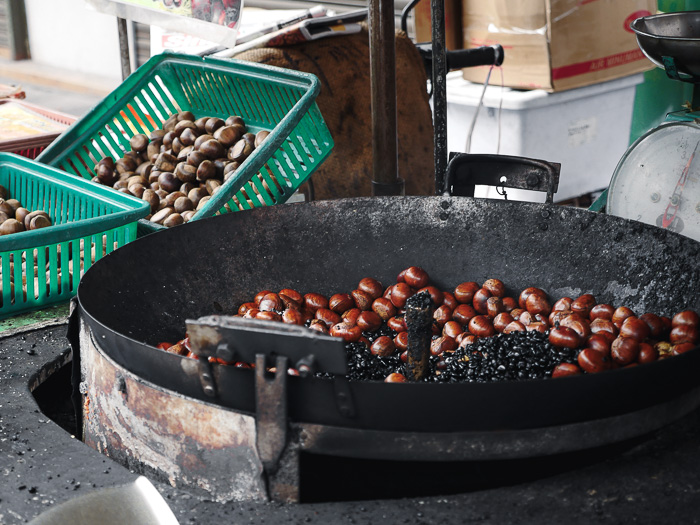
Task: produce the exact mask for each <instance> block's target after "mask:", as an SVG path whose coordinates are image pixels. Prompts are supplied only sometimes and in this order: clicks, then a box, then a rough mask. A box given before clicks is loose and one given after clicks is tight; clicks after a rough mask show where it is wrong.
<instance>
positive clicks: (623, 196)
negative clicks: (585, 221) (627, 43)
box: [607, 11, 700, 240]
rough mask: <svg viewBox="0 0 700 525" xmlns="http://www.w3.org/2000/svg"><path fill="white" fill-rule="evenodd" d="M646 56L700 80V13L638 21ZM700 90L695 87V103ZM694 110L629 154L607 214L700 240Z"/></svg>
mask: <svg viewBox="0 0 700 525" xmlns="http://www.w3.org/2000/svg"><path fill="white" fill-rule="evenodd" d="M631 28H632V30H633V31H634V32H635V33H636V35H637V42H638V44H639V47H640V48H641V50H642V52H643V53H644V54H645V55H646V56H647V57H648V58H649V59H650V60H651V61H652V62H653V63H654V64H656V65H657V66H658V67H660V68H663V69H665V70H666V73H667V75H668V76H669V78H672V79H675V80H679V81H684V82H690V83H693V84H696V86H697V84H698V83H699V82H700V11H687V12H679V13H665V14H660V15H654V16H647V17H642V18H638V19H637V20H635V21H634V22H633V23H632V25H631ZM697 93H698V90H697V87H695V88H694V96H693V99H694V100H693V102H694V103H697V99H698V96H697ZM695 105H696V104H693V107H691V108H689V109H688V110H685V111H680V112H674V113H672V114H669V115H668V116H667V122H665V123H663V124H662V125H660V126H658V127H656V128H654V129H651V130H649V131H648V132H647V133H645V134H644V135H643V136H641V137H640V138H639V139H638V140H637V141H636V142H635V143H634V144H632V146H630V148H629V149H628V150H627V152H625V154H624V155H623V157H622V159H621V160H620V162H619V163H618V165H617V168H616V169H615V172H614V173H613V176H612V179H611V181H610V187H609V188H608V198H607V212H608V213H609V214H611V215H617V216H619V217H624V218H627V219H633V220H637V221H641V222H644V223H647V224H652V225H655V226H658V227H660V228H663V229H668V230H671V231H675V232H677V233H680V234H682V235H685V236H687V237H691V238H693V239H696V240H699V239H700V162H699V159H698V157H699V156H700V125H698V117H700V115H698V114H697V113H693V109H694V107H695Z"/></svg>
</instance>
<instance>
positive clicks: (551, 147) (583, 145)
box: [447, 72, 644, 202]
mask: <svg viewBox="0 0 700 525" xmlns="http://www.w3.org/2000/svg"><path fill="white" fill-rule="evenodd" d="M494 77H495V78H497V77H498V75H497V72H495V73H494V74H493V75H492V76H491V79H492V80H493V79H494ZM643 81H644V75H643V74H641V73H640V74H636V75H631V76H627V77H623V78H619V79H616V80H611V81H609V82H603V83H599V84H594V85H591V86H586V87H582V88H578V89H571V90H568V91H562V92H559V93H548V92H546V91H543V90H539V89H538V90H531V91H519V90H515V89H511V88H502V87H501V86H494V85H489V86H488V87H487V88H486V94H485V95H484V105H483V107H482V108H481V109H480V111H479V115H478V118H477V121H476V125H475V127H474V132H473V134H472V139H471V148H470V151H469V152H468V153H500V154H502V155H518V156H523V157H530V158H535V159H542V160H547V161H550V162H559V163H561V177H560V180H559V190H558V191H557V193H556V194H555V195H554V200H555V202H560V201H564V200H567V199H571V198H574V197H579V196H581V195H585V194H588V193H593V192H596V191H599V190H602V189H604V188H607V186H608V185H609V183H610V178H611V177H612V174H613V172H614V171H615V167H616V166H617V163H618V161H619V160H620V158H621V157H622V155H623V154H624V153H625V151H626V150H627V148H628V146H629V137H630V126H631V123H632V110H633V106H634V96H635V88H636V86H637V84H640V83H642V82H643ZM482 90H483V85H482V84H473V83H471V82H467V81H466V80H464V79H463V78H462V75H461V72H454V73H450V74H449V75H448V77H447V148H448V150H449V151H450V152H466V145H467V134H468V133H469V128H470V126H471V123H472V119H473V117H474V113H475V111H476V107H477V104H478V103H479V97H480V96H481V92H482ZM499 104H500V105H501V115H500V133H501V138H500V150H499V151H497V145H498V131H499V122H498V120H499V118H498V113H499V110H498V108H499ZM506 191H507V194H508V198H509V199H512V200H527V201H535V202H544V199H545V194H544V193H539V192H530V191H521V190H512V189H507V190H506ZM475 195H476V196H477V197H488V198H498V199H502V198H503V197H502V196H500V195H498V194H497V192H496V190H495V189H493V188H490V189H488V190H487V189H486V188H479V187H477V191H476V194H475Z"/></svg>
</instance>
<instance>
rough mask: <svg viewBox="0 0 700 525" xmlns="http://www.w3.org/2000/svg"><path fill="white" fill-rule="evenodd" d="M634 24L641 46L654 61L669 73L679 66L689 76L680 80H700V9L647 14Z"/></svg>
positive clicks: (678, 68)
mask: <svg viewBox="0 0 700 525" xmlns="http://www.w3.org/2000/svg"><path fill="white" fill-rule="evenodd" d="M630 27H631V29H632V31H634V32H635V34H636V35H637V43H638V44H639V48H640V49H641V50H642V52H643V53H644V54H645V55H646V56H647V58H648V59H649V60H651V61H652V62H653V63H654V64H656V65H657V66H658V67H660V68H663V69H666V71H667V73H668V72H669V68H672V67H673V65H675V69H676V71H677V72H678V73H680V74H681V75H685V77H683V76H680V77H679V79H680V80H685V81H688V82H700V11H685V12H679V13H663V14H660V15H652V16H645V17H642V18H637V19H636V20H635V21H634V22H632V24H631V26H630ZM665 57H666V58H665ZM671 73H672V72H671Z"/></svg>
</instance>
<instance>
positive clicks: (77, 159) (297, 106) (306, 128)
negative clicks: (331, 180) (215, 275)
mask: <svg viewBox="0 0 700 525" xmlns="http://www.w3.org/2000/svg"><path fill="white" fill-rule="evenodd" d="M319 90H320V84H319V81H318V78H316V77H315V76H314V75H311V74H309V73H302V72H298V71H292V70H288V69H282V68H277V67H272V66H267V65H264V64H257V63H253V62H244V61H237V60H228V59H215V58H201V57H198V56H192V55H182V54H176V53H169V52H167V53H164V54H161V55H157V56H154V57H152V58H151V59H150V60H149V61H148V62H146V63H145V64H144V65H143V66H141V67H140V68H139V69H138V70H137V71H135V72H134V73H133V74H132V75H131V76H129V77H128V78H127V79H126V80H125V81H124V82H123V83H122V84H121V85H120V86H119V87H118V88H117V89H116V90H115V91H113V92H112V93H111V94H110V95H109V96H107V98H105V99H104V100H103V101H102V102H100V103H99V104H98V105H97V106H96V107H95V108H93V109H92V110H91V111H90V112H89V113H88V114H87V115H86V116H85V117H83V118H81V119H79V120H78V121H77V122H76V123H75V124H74V125H73V126H71V128H70V129H68V130H67V131H66V132H65V133H63V134H62V135H61V136H60V137H59V138H58V139H56V140H55V141H54V142H53V144H52V145H51V146H49V147H48V148H47V149H46V150H45V151H44V152H43V153H42V154H41V155H40V156H39V157H37V161H39V162H42V163H44V164H49V165H51V166H55V167H57V168H60V169H62V170H64V171H66V172H68V173H72V174H75V175H80V176H82V177H84V178H86V179H91V178H92V177H93V176H94V173H93V171H92V169H93V167H94V165H95V164H96V163H97V162H98V161H99V160H100V159H101V158H103V157H105V156H112V157H113V158H114V159H115V160H116V159H117V158H118V157H121V156H122V155H123V153H124V152H125V151H128V150H129V149H130V146H129V139H130V138H131V137H133V136H134V135H136V134H138V133H143V134H146V135H148V134H149V133H150V132H151V131H153V130H154V129H157V128H160V127H161V126H162V125H163V123H164V122H165V120H166V119H167V118H168V117H169V116H170V115H171V114H173V113H175V112H178V111H185V110H189V111H191V112H192V113H193V114H194V116H195V117H196V118H199V117H203V116H212V117H220V118H223V119H226V118H227V117H228V116H231V115H239V116H241V117H242V118H243V119H244V120H245V123H246V126H247V127H248V129H249V130H250V131H252V132H253V133H255V132H257V131H260V130H267V131H269V132H270V135H269V136H268V137H267V139H266V140H265V141H264V142H263V143H262V144H261V145H260V146H259V147H258V148H256V149H255V150H254V152H253V153H252V154H251V155H250V157H248V158H247V159H246V161H245V162H244V163H243V164H242V165H241V166H240V168H238V170H236V172H235V175H234V176H232V177H231V178H229V179H228V180H227V181H226V182H225V183H224V184H223V185H222V186H221V189H220V190H219V191H217V192H216V193H215V194H214V196H213V197H212V198H211V199H210V200H209V201H208V202H207V203H206V205H205V206H204V207H203V208H202V209H201V210H199V211H198V212H197V213H196V214H195V215H194V216H193V218H192V220H196V219H201V218H204V217H211V216H213V215H215V214H217V213H226V212H228V211H229V210H230V211H239V210H244V209H250V208H257V207H261V206H269V205H273V204H280V203H283V202H285V201H286V200H287V199H288V198H289V197H290V196H291V195H292V194H293V193H294V192H295V191H296V190H297V188H299V186H301V185H302V184H303V183H304V182H305V181H306V180H307V179H308V178H309V176H310V175H311V174H312V173H313V172H314V170H315V169H316V168H317V167H318V166H319V165H320V164H321V163H322V162H323V161H324V160H325V159H326V157H327V156H328V155H329V154H330V152H331V150H332V148H333V139H332V138H331V136H330V133H329V131H328V127H327V126H326V124H325V122H324V120H323V117H322V116H321V113H320V111H319V110H318V106H317V105H316V102H315V99H316V96H317V95H318V93H319ZM256 174H258V175H260V176H261V177H262V179H263V180H264V181H265V182H266V183H267V184H266V187H265V186H263V183H262V182H261V180H260V179H259V177H257V176H256ZM273 179H274V180H276V181H277V183H278V184H275V182H274V180H273ZM278 186H279V187H278ZM243 190H245V193H246V194H247V195H248V196H253V195H257V196H258V197H257V198H256V199H255V200H254V202H253V203H252V205H251V204H250V203H249V202H248V201H247V200H246V199H245V197H244V195H243ZM234 197H235V198H236V200H237V203H236V202H234V200H233V198H234ZM225 205H228V206H225ZM162 228H164V227H163V226H160V225H158V224H154V223H151V222H149V221H146V220H143V221H140V224H139V229H140V231H143V232H144V233H151V232H153V231H158V230H160V229H162Z"/></svg>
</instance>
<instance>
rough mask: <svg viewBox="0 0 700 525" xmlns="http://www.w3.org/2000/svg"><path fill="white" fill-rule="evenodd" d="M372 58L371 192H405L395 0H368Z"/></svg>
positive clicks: (386, 193)
mask: <svg viewBox="0 0 700 525" xmlns="http://www.w3.org/2000/svg"><path fill="white" fill-rule="evenodd" d="M369 61H370V85H371V93H372V169H373V174H372V195H377V196H381V195H403V194H404V191H405V190H404V182H403V179H401V178H400V177H399V174H398V146H397V142H398V141H397V133H396V44H395V35H394V1H393V0H370V1H369Z"/></svg>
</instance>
